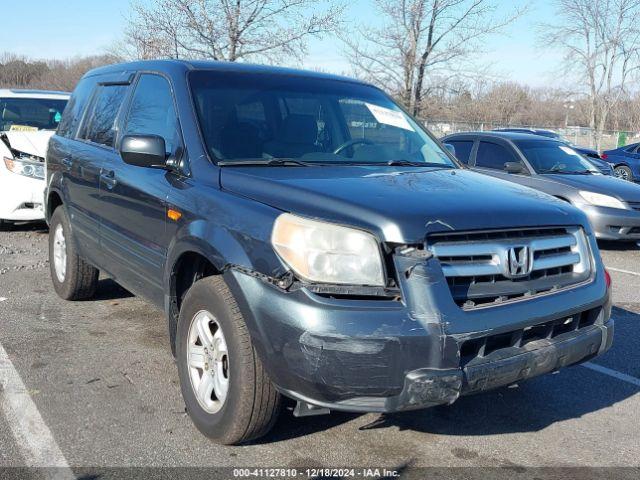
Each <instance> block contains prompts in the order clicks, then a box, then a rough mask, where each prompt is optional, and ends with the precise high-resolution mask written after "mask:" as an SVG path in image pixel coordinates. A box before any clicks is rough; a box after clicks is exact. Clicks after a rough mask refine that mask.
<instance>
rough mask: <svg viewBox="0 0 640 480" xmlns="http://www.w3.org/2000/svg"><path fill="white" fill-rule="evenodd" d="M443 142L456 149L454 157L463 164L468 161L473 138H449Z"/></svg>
mask: <svg viewBox="0 0 640 480" xmlns="http://www.w3.org/2000/svg"><path fill="white" fill-rule="evenodd" d="M445 143H448V144H450V145H453V148H455V149H456V158H457V159H458V160H460V161H461V162H462V163H464V164H468V163H469V157H470V156H471V149H472V148H473V140H449V141H446V142H445Z"/></svg>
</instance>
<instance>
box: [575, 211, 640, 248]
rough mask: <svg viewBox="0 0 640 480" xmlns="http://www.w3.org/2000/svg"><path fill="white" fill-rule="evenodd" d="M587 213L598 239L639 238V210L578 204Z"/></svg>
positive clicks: (630, 239) (633, 239)
mask: <svg viewBox="0 0 640 480" xmlns="http://www.w3.org/2000/svg"><path fill="white" fill-rule="evenodd" d="M580 208H581V209H582V210H583V211H584V212H585V213H586V214H587V217H588V218H589V222H591V226H592V227H593V230H594V233H595V235H596V238H598V239H599V240H620V241H637V240H640V211H638V210H622V209H619V208H606V207H595V206H593V205H585V206H580Z"/></svg>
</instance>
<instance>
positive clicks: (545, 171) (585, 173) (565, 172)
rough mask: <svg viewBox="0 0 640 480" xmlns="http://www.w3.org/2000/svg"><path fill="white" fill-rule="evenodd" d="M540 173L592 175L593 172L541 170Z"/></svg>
mask: <svg viewBox="0 0 640 480" xmlns="http://www.w3.org/2000/svg"><path fill="white" fill-rule="evenodd" d="M540 173H543V174H544V173H559V174H561V175H593V174H594V172H593V171H591V170H554V169H550V170H543V171H541V172H540Z"/></svg>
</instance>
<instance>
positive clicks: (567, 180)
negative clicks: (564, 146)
mask: <svg viewBox="0 0 640 480" xmlns="http://www.w3.org/2000/svg"><path fill="white" fill-rule="evenodd" d="M537 178H539V179H542V180H544V181H548V182H554V183H556V184H559V185H566V186H569V187H573V188H575V189H576V190H588V191H590V192H596V193H603V194H605V195H611V196H614V197H616V198H618V199H619V200H623V201H627V202H640V185H636V184H635V183H632V182H627V181H624V180H620V179H619V178H615V177H611V176H606V175H562V174H560V175H558V174H549V175H538V177H537Z"/></svg>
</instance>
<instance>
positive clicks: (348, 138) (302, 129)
mask: <svg viewBox="0 0 640 480" xmlns="http://www.w3.org/2000/svg"><path fill="white" fill-rule="evenodd" d="M189 81H190V84H191V90H192V93H193V97H194V103H195V105H196V110H197V115H198V119H199V122H200V127H201V130H202V133H203V136H204V141H205V143H206V146H207V149H208V150H209V153H210V154H211V156H212V157H214V158H215V159H216V160H217V161H219V163H221V164H229V163H234V164H235V163H238V164H241V163H243V162H245V163H247V164H249V163H252V164H255V163H264V164H269V165H275V164H277V162H274V161H271V162H270V161H269V160H270V159H286V160H292V161H293V162H295V163H296V164H302V165H305V164H354V163H357V164H360V163H364V164H373V163H384V164H395V165H403V164H407V165H413V164H416V165H419V166H435V167H445V168H454V167H455V166H456V165H455V163H454V162H453V161H452V160H451V159H450V158H449V157H448V156H447V154H446V153H445V152H444V151H443V150H442V149H441V148H440V146H439V145H438V144H437V143H436V141H435V140H433V139H432V138H431V137H430V136H429V135H428V134H427V133H426V132H425V131H424V130H423V129H422V127H420V126H419V125H418V124H417V123H416V122H414V121H413V120H412V119H411V118H410V117H409V116H408V115H406V114H405V113H404V112H403V111H402V110H401V109H400V108H399V107H398V106H397V105H396V104H395V103H394V102H393V101H392V100H390V99H389V97H387V96H386V95H385V94H384V93H382V92H381V91H380V90H378V89H376V88H373V87H369V86H366V85H360V84H357V83H351V82H346V81H338V80H328V79H317V78H308V77H307V78H305V77H299V76H294V75H281V74H265V73H259V74H246V73H237V72H212V71H206V70H201V71H194V72H192V73H191V74H190V76H189ZM280 164H283V163H280Z"/></svg>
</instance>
